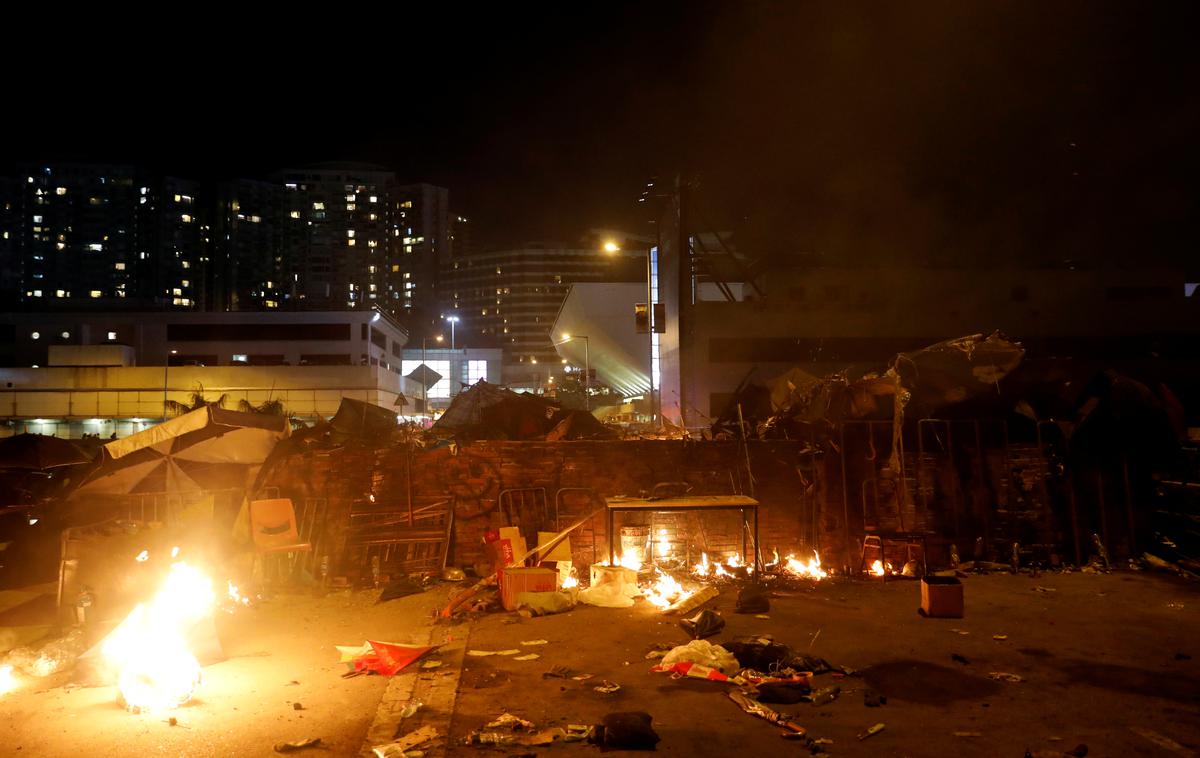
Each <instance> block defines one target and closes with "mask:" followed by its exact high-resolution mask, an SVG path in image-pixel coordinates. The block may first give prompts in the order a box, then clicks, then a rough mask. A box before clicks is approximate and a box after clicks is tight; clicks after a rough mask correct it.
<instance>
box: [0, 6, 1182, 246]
mask: <svg viewBox="0 0 1200 758" xmlns="http://www.w3.org/2000/svg"><path fill="white" fill-rule="evenodd" d="M645 5H648V7H643V4H640V3H638V4H630V5H623V4H619V3H611V4H610V3H603V4H601V3H593V4H589V5H587V6H585V7H584V9H583V10H580V9H579V8H577V7H575V4H571V3H563V4H555V5H549V4H546V5H544V6H541V7H539V6H538V4H507V5H504V6H503V10H502V11H501V10H479V9H476V8H475V7H474V6H473V5H469V4H465V3H464V4H462V5H460V6H458V7H457V8H452V9H448V10H446V11H445V12H439V13H438V14H437V15H431V14H428V13H424V12H421V11H419V10H417V9H416V8H414V7H413V4H408V3H406V4H404V5H402V6H398V8H399V9H398V10H386V11H385V10H379V9H376V8H374V7H371V6H369V5H368V4H360V5H339V6H336V11H330V10H328V9H325V8H320V9H317V7H314V9H312V10H303V11H301V10H299V8H300V7H301V6H291V9H290V10H285V9H284V8H282V7H281V8H277V9H274V10H272V11H271V12H270V13H269V14H264V13H263V12H261V11H255V12H253V13H252V14H251V13H248V12H247V11H244V10H242V9H238V10H237V11H236V12H235V11H234V10H233V9H232V7H230V8H226V9H223V10H220V11H217V10H203V12H200V11H201V8H200V6H196V7H194V8H193V9H191V11H189V12H188V13H181V15H180V16H179V17H177V18H175V17H172V18H166V17H162V18H159V17H151V16H148V15H146V14H140V15H138V16H136V17H130V18H127V19H118V18H116V17H113V16H108V15H106V16H104V17H102V18H97V19H95V20H94V22H89V21H88V20H78V21H73V22H71V23H72V24H73V25H74V29H60V30H56V31H55V33H54V34H52V35H38V36H33V35H26V36H24V37H22V39H21V40H20V41H17V42H16V44H10V45H8V47H7V50H6V52H5V53H4V56H5V58H6V66H5V68H6V71H5V85H4V88H5V95H4V99H5V101H6V103H7V104H8V105H9V106H11V107H6V108H5V109H4V110H5V111H6V112H7V113H6V116H5V118H4V122H5V127H4V129H5V133H6V134H7V138H6V139H5V140H4V141H3V147H2V148H0V160H2V161H3V162H4V163H5V164H9V163H11V162H13V161H25V160H32V161H38V160H43V159H46V160H53V159H76V160H87V161H108V160H112V161H127V162H133V163H137V164H141V165H146V166H149V167H153V168H159V169H162V170H165V171H169V172H173V173H176V174H179V175H183V176H189V177H195V178H202V179H206V178H211V179H216V178H222V177H228V176H238V175H240V176H265V175H267V174H269V173H270V172H271V171H272V170H274V169H277V168H280V167H284V166H289V165H298V164H303V163H307V162H315V161H325V160H341V159H345V160H358V161H369V162H374V163H379V164H382V165H385V166H387V167H389V168H392V169H394V170H395V171H397V172H398V174H399V175H400V177H401V178H402V180H406V181H429V182H434V183H437V184H442V185H444V186H447V187H449V188H450V190H451V197H452V202H453V204H454V205H455V207H456V210H458V211H459V212H462V213H465V214H467V215H469V216H471V217H472V218H473V219H474V220H475V221H476V222H477V230H478V231H477V237H478V238H479V239H480V241H482V242H483V243H484V244H485V245H497V244H507V243H513V242H520V241H523V240H534V239H551V240H563V241H567V242H571V241H573V240H575V239H577V238H578V237H579V235H580V234H581V233H582V232H583V231H585V230H586V229H587V228H589V227H593V226H613V227H623V228H627V229H630V230H631V231H643V232H644V231H649V227H648V225H647V223H646V219H647V215H648V214H646V213H645V206H638V204H637V203H636V199H637V197H638V196H639V194H640V192H641V190H642V187H643V185H644V184H645V182H646V181H647V180H648V179H649V178H651V177H652V176H656V175H657V176H659V177H663V178H665V177H667V176H670V175H672V174H673V173H674V172H676V171H679V170H682V171H684V172H686V174H687V175H688V176H692V177H695V178H696V181H697V182H698V183H699V191H698V193H697V205H696V211H697V213H696V216H695V217H696V219H697V220H698V221H699V222H700V223H702V224H703V225H704V226H707V227H718V228H721V229H730V230H734V231H735V232H736V234H737V235H738V239H739V242H740V244H741V246H742V247H743V249H745V250H747V251H748V252H752V254H755V255H763V256H767V257H778V256H784V255H796V254H800V253H809V254H817V255H820V256H824V257H825V258H826V259H828V260H831V261H843V262H859V261H892V260H896V261H910V262H968V263H985V262H992V261H1004V260H1011V261H1022V262H1026V263H1036V264H1055V263H1059V262H1062V261H1065V260H1075V261H1095V260H1103V261H1109V262H1115V263H1125V264H1129V265H1134V264H1137V265H1140V264H1142V263H1144V262H1146V261H1149V260H1155V259H1158V260H1165V261H1176V262H1179V263H1183V262H1186V261H1188V260H1189V259H1190V258H1194V257H1200V256H1196V250H1197V241H1198V239H1197V238H1198V236H1200V235H1198V233H1197V229H1196V226H1197V225H1196V223H1195V220H1196V219H1197V218H1198V217H1200V215H1198V214H1197V210H1198V209H1197V205H1198V203H1197V190H1196V186H1197V176H1198V175H1200V173H1198V169H1200V160H1198V156H1200V148H1198V147H1197V140H1198V139H1200V97H1198V95H1197V92H1198V91H1200V86H1198V85H1200V77H1198V73H1200V65H1198V60H1200V56H1197V54H1196V53H1195V49H1194V44H1193V38H1194V31H1195V28H1196V26H1195V23H1194V22H1195V19H1194V18H1192V17H1190V16H1189V15H1185V14H1186V13H1189V12H1188V10H1187V8H1186V6H1185V5H1184V4H1182V3H1181V4H1168V3H1155V4H1147V3H1134V2H1125V3H1102V2H1078V3H1076V2H1051V3H1046V2H1020V3H1018V2H1008V3H992V2H977V1H975V0H972V1H971V2H962V1H961V0H959V1H956V2H905V3H900V2H894V3H881V2H866V3H834V2H828V3H818V4H812V3H800V2H793V3H758V2H725V3H709V2H688V3H653V4H645ZM106 13H107V11H106ZM59 23H61V22H59ZM1193 265H1195V264H1193Z"/></svg>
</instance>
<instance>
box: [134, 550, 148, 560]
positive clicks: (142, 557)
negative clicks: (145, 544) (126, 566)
mask: <svg viewBox="0 0 1200 758" xmlns="http://www.w3.org/2000/svg"><path fill="white" fill-rule="evenodd" d="M134 560H135V561H137V562H138V563H145V562H146V561H148V560H150V551H149V550H143V551H142V552H140V553H138V554H137V557H136V558H134Z"/></svg>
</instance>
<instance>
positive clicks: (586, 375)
mask: <svg viewBox="0 0 1200 758" xmlns="http://www.w3.org/2000/svg"><path fill="white" fill-rule="evenodd" d="M571 340H583V407H584V408H585V409H586V410H589V411H590V410H591V409H592V393H591V389H592V387H591V374H592V370H591V369H592V364H591V360H590V358H589V357H588V338H587V335H586V334H567V333H566V332H563V335H562V339H561V340H560V341H558V342H555V343H554V344H555V345H562V344H563V343H566V342H570V341H571ZM563 363H566V361H565V360H564V361H563Z"/></svg>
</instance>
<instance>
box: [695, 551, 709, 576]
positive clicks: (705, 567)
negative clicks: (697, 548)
mask: <svg viewBox="0 0 1200 758" xmlns="http://www.w3.org/2000/svg"><path fill="white" fill-rule="evenodd" d="M711 571H712V564H711V563H709V562H708V553H701V554H700V562H699V563H698V564H696V565H695V566H693V567H692V573H693V574H695V575H696V576H708V574H709V572H711Z"/></svg>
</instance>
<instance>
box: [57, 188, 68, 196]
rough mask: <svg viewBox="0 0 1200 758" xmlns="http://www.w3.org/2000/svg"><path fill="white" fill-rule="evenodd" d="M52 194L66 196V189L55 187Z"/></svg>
mask: <svg viewBox="0 0 1200 758" xmlns="http://www.w3.org/2000/svg"><path fill="white" fill-rule="evenodd" d="M54 194H56V195H65V194H67V188H66V187H55V188H54Z"/></svg>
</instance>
